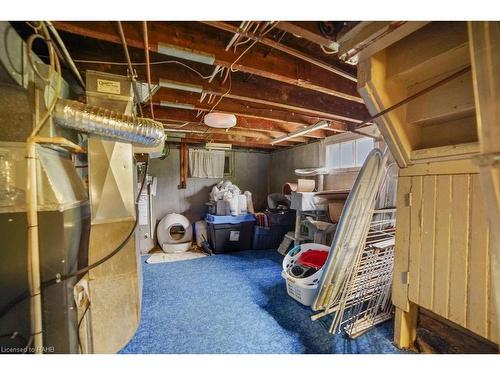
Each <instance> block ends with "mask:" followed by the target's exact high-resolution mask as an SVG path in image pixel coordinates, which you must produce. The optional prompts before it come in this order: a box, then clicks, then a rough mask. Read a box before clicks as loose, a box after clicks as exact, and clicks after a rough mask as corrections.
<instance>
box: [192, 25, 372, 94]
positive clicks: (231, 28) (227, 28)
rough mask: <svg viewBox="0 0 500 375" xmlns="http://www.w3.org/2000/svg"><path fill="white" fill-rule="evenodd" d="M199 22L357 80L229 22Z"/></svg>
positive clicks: (337, 69) (333, 67)
mask: <svg viewBox="0 0 500 375" xmlns="http://www.w3.org/2000/svg"><path fill="white" fill-rule="evenodd" d="M201 22H202V23H204V24H206V25H209V26H213V27H216V28H218V29H221V30H225V31H228V32H231V33H234V34H240V35H242V36H244V37H246V38H250V39H252V40H254V41H255V40H256V41H258V42H259V43H262V44H264V45H266V46H269V47H272V48H274V49H276V50H278V51H281V52H284V53H287V54H289V55H291V56H294V57H297V58H298V59H301V60H303V61H306V62H308V63H310V64H313V65H316V66H318V67H320V68H322V69H325V70H327V71H329V72H331V73H334V74H337V75H338V76H340V77H343V78H347V79H349V80H351V81H353V82H356V81H357V79H356V77H353V76H352V75H350V74H349V73H346V72H344V71H342V70H341V69H339V68H337V67H335V66H332V65H330V64H326V63H324V62H323V61H321V60H318V59H316V58H314V57H311V56H308V55H307V54H305V53H303V52H301V51H298V50H296V49H294V48H291V47H288V46H286V45H284V44H282V43H279V42H276V41H274V40H272V39H270V38H267V37H260V36H258V35H255V34H253V33H249V32H246V31H243V30H241V29H240V28H239V27H237V26H234V25H231V24H229V23H226V22H220V21H201ZM279 24H280V23H278V26H279ZM332 95H333V94H332ZM335 96H338V97H339V98H344V99H347V100H352V101H355V102H358V103H363V99H361V98H360V97H359V96H358V95H349V94H345V93H343V92H337V94H336V95H335Z"/></svg>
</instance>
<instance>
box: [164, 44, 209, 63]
mask: <svg viewBox="0 0 500 375" xmlns="http://www.w3.org/2000/svg"><path fill="white" fill-rule="evenodd" d="M158 53H161V54H163V55H168V56H173V57H178V58H180V59H184V60H189V61H195V62H199V63H202V64H208V65H214V62H215V56H214V55H211V54H208V53H205V52H200V51H195V50H192V49H189V48H182V47H177V46H174V45H172V44H167V43H158Z"/></svg>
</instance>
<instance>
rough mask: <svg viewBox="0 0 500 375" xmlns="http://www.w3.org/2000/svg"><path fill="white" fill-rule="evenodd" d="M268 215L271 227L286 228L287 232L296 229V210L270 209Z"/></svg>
mask: <svg viewBox="0 0 500 375" xmlns="http://www.w3.org/2000/svg"><path fill="white" fill-rule="evenodd" d="M266 215H268V216H269V220H270V222H271V224H270V226H271V227H272V226H276V225H278V226H283V227H286V228H287V230H293V229H294V228H295V215H296V212H295V210H276V209H268V210H267V211H266Z"/></svg>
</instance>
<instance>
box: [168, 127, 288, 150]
mask: <svg viewBox="0 0 500 375" xmlns="http://www.w3.org/2000/svg"><path fill="white" fill-rule="evenodd" d="M179 133H182V131H179ZM172 138H173V137H172ZM167 141H168V134H167ZM182 141H183V142H186V143H207V142H218V143H229V144H232V145H234V146H240V147H245V148H264V149H269V150H273V149H276V148H277V147H276V146H278V145H275V146H273V145H271V144H270V143H262V142H255V141H252V139H249V138H247V137H242V136H235V135H231V134H216V133H212V134H209V135H204V134H196V133H185V137H183V138H182ZM294 145H296V143H294V142H286V143H282V144H281V145H280V146H281V147H289V146H294Z"/></svg>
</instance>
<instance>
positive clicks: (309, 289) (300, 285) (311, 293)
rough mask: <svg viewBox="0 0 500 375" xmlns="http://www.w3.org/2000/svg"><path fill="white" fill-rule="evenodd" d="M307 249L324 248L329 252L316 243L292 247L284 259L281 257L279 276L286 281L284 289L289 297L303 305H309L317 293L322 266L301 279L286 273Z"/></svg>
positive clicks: (328, 249) (323, 246) (326, 247)
mask: <svg viewBox="0 0 500 375" xmlns="http://www.w3.org/2000/svg"><path fill="white" fill-rule="evenodd" d="M307 250H325V251H328V252H329V251H330V248H329V247H328V246H325V245H321V244H317V243H306V244H302V245H298V246H296V247H294V248H293V249H292V250H290V251H289V252H288V254H287V255H286V256H285V259H283V271H282V272H281V277H283V278H284V279H285V281H286V290H287V293H288V295H289V296H290V297H292V298H293V299H295V300H297V301H298V302H300V303H301V304H303V305H305V306H311V305H312V304H313V302H314V299H315V298H316V294H317V293H318V285H319V284H318V283H319V280H320V278H321V275H322V274H323V267H321V268H320V269H319V270H318V271H317V272H315V273H314V274H312V275H311V276H309V277H304V278H302V279H300V278H296V277H293V276H291V275H289V274H288V273H287V271H288V270H289V269H290V268H292V267H293V266H294V265H295V264H296V263H297V261H298V259H299V257H300V255H301V254H302V253H304V252H305V251H307Z"/></svg>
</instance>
